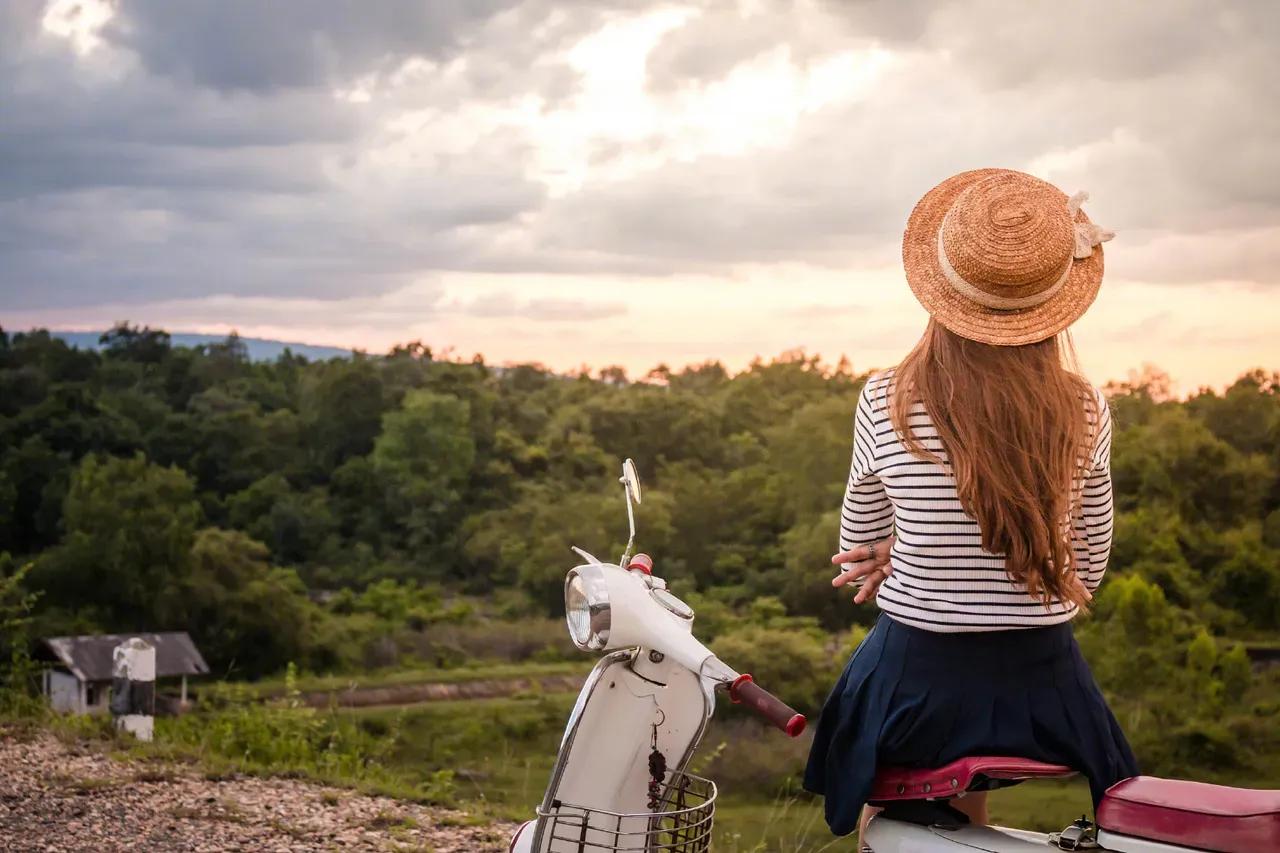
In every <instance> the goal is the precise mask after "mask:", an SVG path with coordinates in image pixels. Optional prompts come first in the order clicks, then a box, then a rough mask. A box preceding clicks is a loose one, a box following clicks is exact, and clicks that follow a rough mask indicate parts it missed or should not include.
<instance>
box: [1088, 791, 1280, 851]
mask: <svg viewBox="0 0 1280 853" xmlns="http://www.w3.org/2000/svg"><path fill="white" fill-rule="evenodd" d="M1098 826H1099V827H1101V828H1102V829H1104V830H1106V831H1107V832H1111V833H1117V834H1119V835H1128V836H1130V837H1134V838H1143V839H1148V840H1151V841H1163V842H1166V843H1169V844H1177V845H1180V846H1182V847H1196V848H1200V849H1203V850H1213V851H1217V853H1258V851H1262V850H1280V791H1260V790H1253V789H1250V788H1228V787H1226V786H1224V785H1209V784H1206V783H1204V782H1182V781H1179V780H1176V779H1156V778H1155V777H1152V776H1135V777H1134V778H1132V779H1125V780H1124V781H1123V782H1117V783H1116V784H1114V785H1112V786H1111V787H1110V788H1109V789H1108V790H1107V793H1106V795H1105V796H1103V798H1102V803H1101V804H1100V805H1099V806H1098Z"/></svg>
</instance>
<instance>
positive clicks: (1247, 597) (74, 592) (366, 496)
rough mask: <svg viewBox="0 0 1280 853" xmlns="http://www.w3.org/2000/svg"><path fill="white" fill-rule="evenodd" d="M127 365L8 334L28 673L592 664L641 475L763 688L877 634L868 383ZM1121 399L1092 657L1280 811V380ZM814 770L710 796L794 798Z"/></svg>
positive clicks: (8, 440) (755, 371)
mask: <svg viewBox="0 0 1280 853" xmlns="http://www.w3.org/2000/svg"><path fill="white" fill-rule="evenodd" d="M101 344H102V346H101V349H100V350H97V351H94V350H83V349H75V348H71V347H69V346H68V345H66V344H65V343H63V342H62V341H61V340H59V339H57V338H56V337H54V336H51V335H50V334H48V333H46V332H43V331H34V332H23V333H7V334H6V333H0V624H2V625H4V626H5V630H4V633H3V635H2V640H3V643H4V644H5V645H6V647H7V648H5V649H2V650H0V651H3V653H4V654H5V657H6V659H8V658H9V656H10V655H14V654H21V653H23V652H22V650H23V649H24V648H29V647H30V645H31V643H32V641H33V639H34V638H36V637H41V636H51V635H61V634H80V633H93V632H102V631H112V632H126V631H144V630H145V631H160V630H186V631H189V632H190V633H191V635H192V637H193V638H194V639H195V641H196V643H197V645H198V646H199V647H200V649H201V650H202V651H203V653H204V655H205V657H206V658H207V660H208V661H209V664H210V666H211V668H212V669H213V671H214V673H215V674H216V677H217V678H218V679H220V680H225V681H230V682H236V681H252V680H255V679H261V678H266V677H275V676H279V675H280V674H281V673H282V672H283V671H284V670H285V669H286V667H288V666H290V665H291V664H292V665H293V667H294V668H295V669H296V670H297V671H299V672H301V673H303V674H304V675H306V674H310V675H313V676H321V675H325V674H342V673H358V672H370V671H391V670H395V669H397V668H400V669H403V668H412V667H429V668H432V669H435V670H449V669H458V668H466V667H469V666H476V665H482V664H483V665H491V664H499V663H501V664H514V665H529V666H533V665H535V664H537V665H541V664H547V663H552V662H557V661H580V660H582V659H583V658H584V656H583V655H582V654H581V653H579V652H577V651H575V650H574V649H573V648H572V646H571V645H570V644H569V643H568V640H567V637H566V635H565V631H564V627H563V622H562V621H561V619H562V608H563V602H562V583H563V576H564V573H565V571H566V570H567V569H569V568H570V567H572V566H573V565H574V564H575V561H576V558H575V557H574V555H573V554H572V553H571V552H570V551H569V546H570V545H571V544H575V545H578V546H581V547H583V548H585V549H587V550H588V551H591V552H593V553H597V554H602V555H603V554H616V553H617V552H619V551H620V550H621V547H622V545H623V544H624V541H625V538H626V514H625V510H624V505H623V501H622V493H621V489H620V487H619V485H618V482H617V477H618V471H619V464H620V462H621V460H622V459H623V458H624V457H628V456H629V457H632V458H634V459H635V460H636V463H637V465H638V467H639V469H640V473H641V476H642V478H643V479H644V481H645V495H644V503H643V505H642V506H641V507H639V508H638V509H637V526H638V531H639V533H638V543H637V544H638V545H639V547H640V548H641V549H642V550H644V551H646V552H648V553H650V554H652V555H653V557H654V559H655V562H656V569H655V571H656V573H657V574H659V575H662V576H663V577H665V578H666V579H667V580H668V582H669V584H670V585H671V588H672V589H673V591H674V592H676V593H677V594H678V595H680V596H681V597H682V598H685V599H686V600H687V601H689V602H690V603H691V604H692V605H693V606H694V607H695V609H696V610H697V614H698V615H697V621H696V623H695V632H696V633H697V634H698V635H699V636H700V637H701V638H702V639H703V640H704V641H707V642H709V643H710V644H711V645H712V646H713V647H714V648H715V649H716V650H717V651H718V652H719V653H720V654H721V656H722V657H724V658H725V659H726V660H727V661H728V662H729V663H730V664H731V665H733V666H735V667H737V668H739V669H742V670H744V671H745V670H751V671H753V672H754V673H756V676H757V678H758V680H759V681H760V682H761V683H762V684H764V685H765V686H767V687H769V688H770V689H772V690H774V691H775V692H777V693H779V694H780V695H782V696H783V697H784V698H785V699H787V700H788V701H790V702H791V703H792V704H793V705H795V706H797V707H798V708H800V709H802V710H805V711H808V712H810V713H812V712H813V711H815V710H816V708H817V707H818V706H819V705H820V703H821V701H822V698H823V696H824V694H825V691H826V689H827V688H828V687H829V685H830V684H831V683H832V681H833V680H834V678H835V676H836V674H837V673H838V671H839V669H840V668H841V666H842V665H843V663H844V660H845V658H846V656H847V654H848V653H849V651H850V650H851V648H852V647H853V645H854V644H855V643H856V641H857V640H858V638H859V637H860V636H861V635H862V633H863V631H864V630H865V626H867V625H869V624H870V623H871V621H872V620H873V619H874V618H875V609H874V606H872V605H863V606H860V607H859V606H855V605H853V604H852V603H851V602H850V600H849V598H850V595H849V594H845V593H841V592H839V591H836V590H833V589H832V588H831V586H830V583H829V581H830V577H831V574H832V570H831V566H830V556H831V553H832V551H833V549H834V546H835V543H836V535H837V531H838V521H837V514H838V509H839V506H840V497H841V491H842V489H843V486H844V482H845V478H846V475H847V472H848V464H849V454H850V448H851V437H852V414H853V411H854V405H855V402H856V399H857V394H858V391H859V389H860V388H861V385H862V382H863V380H864V378H865V375H866V373H865V372H859V371H855V370H854V369H853V367H852V366H851V365H850V364H849V363H847V362H845V361H842V362H841V363H839V364H835V365H832V364H829V363H824V362H823V361H822V360H821V359H820V358H818V357H815V356H809V355H805V354H803V353H788V354H784V355H782V356H780V357H778V358H774V359H772V360H769V361H765V360H760V361H757V362H756V363H754V364H752V365H751V366H750V367H749V368H748V369H746V370H744V371H742V372H739V373H737V374H731V373H730V372H729V371H727V370H726V369H725V368H724V367H723V366H721V365H720V364H718V363H715V362H710V363H706V364H701V365H694V366H689V367H685V368H682V369H672V368H668V367H666V366H663V365H659V366H657V367H656V368H654V369H653V370H652V371H650V372H649V373H648V374H647V375H645V376H641V377H628V376H627V375H626V373H625V372H624V371H623V370H622V369H621V368H617V367H612V368H605V369H603V370H598V371H587V370H585V369H584V370H582V371H579V372H577V373H574V374H572V375H564V374H557V373H555V372H552V371H550V370H547V369H545V368H543V367H541V366H539V365H536V364H524V365H515V366H493V365H489V364H486V363H485V362H484V361H483V360H482V359H481V358H480V357H476V358H475V359H473V360H470V361H466V360H458V359H456V358H453V357H450V356H448V355H444V356H441V355H439V354H437V353H435V352H433V350H432V348H431V347H429V346H426V345H424V344H422V343H418V342H415V343H411V344H407V345H404V346H399V347H397V348H395V349H394V350H392V351H391V352H389V353H388V354H386V355H384V356H374V355H364V354H357V355H356V356H355V357H353V358H350V359H333V360H329V361H322V362H309V361H307V360H306V359H305V358H302V357H298V356H295V355H292V354H289V353H286V354H285V355H283V356H281V357H280V358H279V359H277V360H275V361H272V362H254V361H251V360H249V359H248V357H247V355H246V352H245V349H244V346H243V345H242V344H241V343H240V342H239V341H238V339H237V338H236V337H235V336H232V337H229V338H228V339H227V340H226V341H224V342H222V343H218V344H212V345H206V346H201V347H197V348H182V347H174V346H171V344H170V341H169V336H168V335H167V334H166V333H165V332H163V331H159V330H154V329H149V328H139V327H133V326H129V325H125V324H122V325H119V326H117V327H116V328H114V329H112V330H111V331H110V332H108V333H107V334H105V335H103V337H102V341H101ZM875 366H876V365H865V366H860V367H865V368H871V367H875ZM1106 390H1107V392H1108V395H1109V397H1110V402H1111V406H1112V410H1113V414H1114V419H1115V424H1116V430H1117V431H1116V435H1115V440H1114V456H1113V476H1114V481H1115V491H1116V495H1117V520H1116V541H1115V548H1114V553H1113V557H1112V562H1111V568H1110V570H1109V574H1108V577H1107V579H1106V581H1105V582H1104V584H1103V587H1102V590H1101V592H1100V594H1099V595H1098V597H1097V599H1096V601H1095V605H1094V608H1093V611H1092V612H1091V613H1090V614H1089V615H1087V616H1085V617H1083V618H1082V619H1080V620H1079V621H1078V623H1077V635H1078V636H1079V637H1080V641H1081V644H1082V646H1083V648H1084V649H1085V652H1086V655H1087V656H1088V658H1089V660H1090V662H1091V664H1092V665H1093V667H1094V669H1095V673H1096V674H1097V676H1098V679H1099V681H1100V682H1101V683H1102V685H1103V687H1104V689H1105V690H1106V691H1107V693H1108V695H1109V696H1110V698H1111V699H1112V701H1113V702H1114V703H1115V706H1116V710H1117V714H1118V716H1119V717H1120V720H1121V723H1122V725H1124V727H1125V729H1126V731H1127V732H1128V733H1129V736H1130V738H1131V740H1132V741H1133V743H1134V745H1135V748H1136V750H1137V751H1138V753H1139V757H1140V759H1141V760H1142V762H1143V764H1144V770H1146V771H1148V772H1153V773H1163V774H1170V775H1192V774H1194V775H1197V776H1199V777H1201V778H1216V779H1226V780H1230V781H1233V782H1236V783H1238V784H1245V783H1250V782H1254V783H1270V784H1276V783H1280V726H1278V725H1277V714H1278V713H1280V677H1278V671H1277V669H1276V668H1268V667H1267V666H1265V665H1264V663H1263V661H1262V660H1261V659H1262V658H1264V657H1266V654H1265V653H1266V652H1267V651H1268V650H1272V649H1276V648H1277V647H1278V646H1280V642H1278V640H1280V375H1277V374H1276V373H1270V372H1266V371H1262V370H1255V371H1252V372H1248V373H1245V374H1243V375H1242V376H1241V377H1240V378H1239V379H1238V380H1237V381H1236V382H1235V383H1234V384H1233V385H1231V386H1230V388H1228V389H1227V390H1226V391H1225V392H1222V393H1217V392H1214V391H1209V390H1204V391H1200V392H1198V393H1195V394H1192V395H1190V396H1189V397H1187V398H1185V399H1179V398H1175V396H1174V395H1172V394H1171V393H1170V390H1169V380H1168V378H1167V377H1165V376H1163V375H1162V374H1160V373H1159V372H1158V371H1156V370H1154V369H1150V368H1149V369H1147V370H1146V371H1145V372H1144V373H1142V374H1141V375H1138V376H1136V377H1135V378H1133V379H1132V380H1131V381H1129V382H1127V383H1120V384H1113V385H1111V386H1108V388H1107V389H1106ZM1251 656H1252V657H1253V658H1256V659H1257V660H1251ZM586 663H589V661H587V662H584V665H586ZM560 713H561V711H560V709H556V710H555V713H554V714H553V715H552V716H556V717H557V718H558V719H562V717H558V715H559V714H560ZM738 722H739V723H740V724H742V725H746V724H747V723H746V721H745V720H738ZM801 755H802V753H797V752H794V751H792V752H787V753H785V754H784V755H783V756H782V757H781V758H775V759H774V760H773V764H772V765H770V766H769V767H767V768H752V767H736V768H735V767H729V766H725V767H721V768H719V769H715V768H712V769H710V770H708V771H707V772H713V773H718V774H720V775H728V776H735V775H736V776H737V777H738V778H741V779H750V780H753V781H752V784H753V785H755V784H759V785H763V786H764V787H769V786H772V785H781V784H783V781H785V780H791V782H794V779H795V777H796V776H797V775H798V773H799V771H800V756H801ZM425 760H427V761H428V763H429V761H430V759H429V758H428V759H425ZM726 760H727V759H726ZM735 760H742V759H735ZM441 764H442V765H443V764H444V762H443V761H441ZM775 765H776V766H775ZM780 780H781V781H780Z"/></svg>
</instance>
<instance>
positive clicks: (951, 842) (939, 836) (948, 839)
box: [866, 817, 1105, 853]
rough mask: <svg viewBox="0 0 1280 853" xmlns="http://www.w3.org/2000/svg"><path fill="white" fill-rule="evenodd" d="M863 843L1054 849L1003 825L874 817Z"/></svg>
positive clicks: (1021, 851) (955, 849) (912, 850)
mask: <svg viewBox="0 0 1280 853" xmlns="http://www.w3.org/2000/svg"><path fill="white" fill-rule="evenodd" d="M866 844H867V846H868V847H870V848H871V849H872V850H874V851H875V853H964V851H970V850H982V851H985V853H1033V851H1035V853H1045V851H1046V850H1055V849H1057V848H1056V847H1055V846H1054V845H1053V844H1051V843H1050V842H1049V836H1047V835H1044V834H1042V833H1039V832H1027V831H1025V830H1021V829H1007V828H1005V827H1002V826H964V827H961V828H959V829H942V828H941V827H936V826H920V825H919V824H914V823H906V822H903V821H899V820H886V819H884V818H881V817H873V818H872V819H871V823H870V824H868V826H867V838H866ZM1104 853H1105V851H1104Z"/></svg>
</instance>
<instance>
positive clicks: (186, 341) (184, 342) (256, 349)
mask: <svg viewBox="0 0 1280 853" xmlns="http://www.w3.org/2000/svg"><path fill="white" fill-rule="evenodd" d="M49 334H51V335H53V336H54V337H55V338H61V339H62V340H64V341H66V342H67V343H68V344H70V345H71V346H73V347H76V348H78V349H92V350H96V349H101V348H102V347H101V346H100V345H99V344H98V338H99V337H100V336H101V335H102V332H50V333H49ZM226 339H227V336H226V335H202V334H196V333H192V332H171V333H170V335H169V340H170V341H171V342H172V343H173V345H174V346H175V347H198V346H201V345H202V344H216V343H221V342H222V341H225V340H226ZM240 341H241V342H242V343H243V344H244V345H245V348H246V349H247V350H248V351H249V358H251V359H253V360H254V361H275V360H276V359H277V358H279V357H280V355H281V354H282V353H283V352H284V351H285V350H286V349H289V350H292V351H293V354H294V355H301V356H306V358H308V359H309V360H311V361H325V360H327V359H330V358H350V357H351V350H349V349H341V348H340V347H322V346H314V345H312V344H299V343H294V342H292V341H272V340H267V339H265V338H241V339H240Z"/></svg>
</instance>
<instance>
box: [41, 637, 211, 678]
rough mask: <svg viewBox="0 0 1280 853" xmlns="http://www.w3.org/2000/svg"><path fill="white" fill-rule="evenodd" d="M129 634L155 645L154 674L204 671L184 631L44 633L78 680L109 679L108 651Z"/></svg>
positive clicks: (166, 674) (204, 672)
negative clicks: (60, 634) (63, 635)
mask: <svg viewBox="0 0 1280 853" xmlns="http://www.w3.org/2000/svg"><path fill="white" fill-rule="evenodd" d="M131 637H139V638H141V639H143V640H146V641H147V642H148V643H150V644H151V645H153V646H155V648H156V678H168V677H169V676H174V675H207V674H208V672H209V665H208V664H207V663H205V662H204V658H203V657H201V656H200V650H199V649H197V648H196V644H195V643H193V642H191V636H190V635H189V634H187V632H186V631H169V632H166V633H162V634H96V635H93V636H88V637H46V638H45V639H44V644H45V645H46V646H48V647H49V649H50V651H52V652H53V653H54V654H55V655H56V656H57V658H58V660H60V661H61V662H62V663H63V664H64V665H65V666H66V667H67V669H69V670H71V672H72V673H74V674H75V676H76V677H77V678H79V679H80V680H81V681H110V680H111V653H112V651H114V650H115V647H116V646H118V645H120V644H121V643H123V642H124V641H125V640H128V639H129V638H131Z"/></svg>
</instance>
